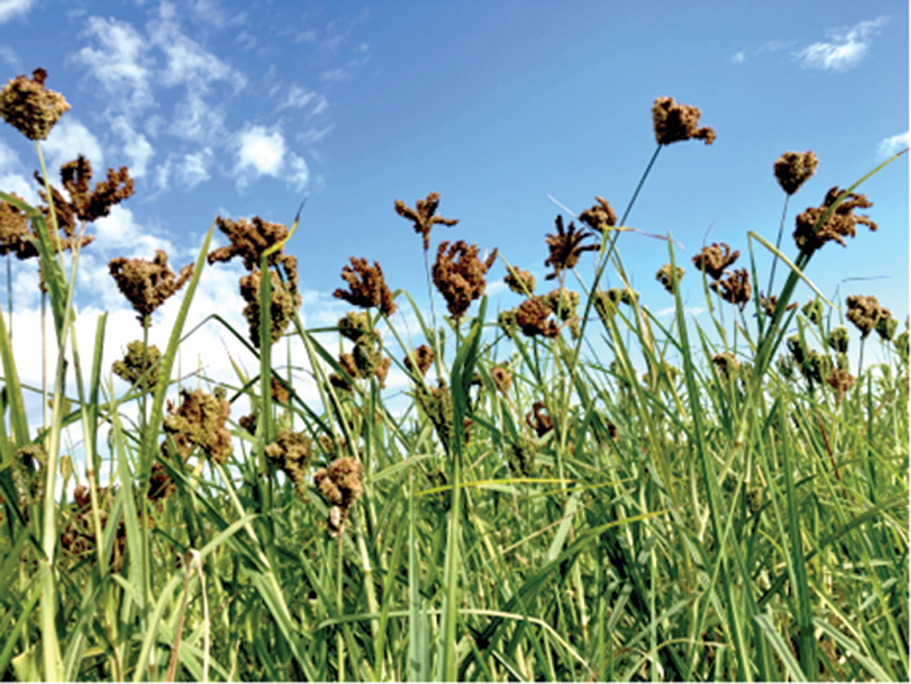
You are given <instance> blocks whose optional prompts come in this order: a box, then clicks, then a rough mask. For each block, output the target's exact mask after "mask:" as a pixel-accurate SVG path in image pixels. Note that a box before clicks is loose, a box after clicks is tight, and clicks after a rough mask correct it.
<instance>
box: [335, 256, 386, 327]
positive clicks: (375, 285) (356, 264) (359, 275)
mask: <svg viewBox="0 0 911 684" xmlns="http://www.w3.org/2000/svg"><path fill="white" fill-rule="evenodd" d="M342 280H344V281H345V282H346V283H348V290H342V289H341V288H339V289H337V290H336V291H335V292H334V293H333V295H332V296H333V297H335V298H336V299H343V300H345V301H346V302H348V303H349V304H353V305H354V306H359V307H361V308H362V309H369V308H371V307H376V308H378V309H379V310H380V311H382V312H383V313H384V314H385V315H386V316H391V315H392V314H394V313H395V311H396V309H398V306H397V305H396V303H395V301H393V298H392V290H390V289H389V286H388V285H387V284H386V279H385V278H384V277H383V269H382V268H381V267H380V265H379V263H378V262H376V261H374V262H373V266H370V265H369V264H368V263H367V260H366V259H357V258H355V257H351V266H343V267H342Z"/></svg>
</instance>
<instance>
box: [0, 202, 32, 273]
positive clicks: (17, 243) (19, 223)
mask: <svg viewBox="0 0 911 684" xmlns="http://www.w3.org/2000/svg"><path fill="white" fill-rule="evenodd" d="M13 197H15V198H16V199H22V198H21V197H19V196H18V195H15V194H14V195H13ZM29 235H30V231H29V221H28V216H27V215H26V213H25V212H24V211H22V210H21V209H20V208H19V207H15V206H13V205H12V204H7V203H6V202H4V201H3V200H0V256H6V255H7V254H13V253H15V255H16V257H17V258H18V259H29V258H31V257H35V256H38V250H37V249H35V246H34V245H33V244H32V243H31V242H30V241H29V240H28V236H29Z"/></svg>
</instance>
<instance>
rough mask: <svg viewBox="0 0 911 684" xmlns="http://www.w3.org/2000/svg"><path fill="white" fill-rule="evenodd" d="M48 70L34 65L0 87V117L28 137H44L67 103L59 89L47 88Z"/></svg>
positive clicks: (66, 108)
mask: <svg viewBox="0 0 911 684" xmlns="http://www.w3.org/2000/svg"><path fill="white" fill-rule="evenodd" d="M46 78H47V72H46V71H45V70H44V69H41V68H39V69H35V71H34V72H33V73H32V77H31V79H29V78H26V77H25V76H16V78H13V79H10V80H9V81H7V83H6V85H5V86H3V89H2V90H0V117H2V118H3V120H4V121H6V122H7V123H8V124H10V125H11V126H12V127H13V128H15V129H17V130H18V131H19V132H20V133H22V134H23V135H24V136H25V137H26V138H28V139H29V140H44V139H46V138H47V136H48V134H49V133H50V132H51V129H52V128H53V127H54V124H55V123H57V120H58V119H60V117H61V116H63V114H64V113H65V112H66V111H67V110H69V108H70V105H69V104H67V101H66V100H65V99H64V98H63V95H61V94H60V93H55V92H54V91H53V90H47V89H46V88H45V87H44V81H45V79H46Z"/></svg>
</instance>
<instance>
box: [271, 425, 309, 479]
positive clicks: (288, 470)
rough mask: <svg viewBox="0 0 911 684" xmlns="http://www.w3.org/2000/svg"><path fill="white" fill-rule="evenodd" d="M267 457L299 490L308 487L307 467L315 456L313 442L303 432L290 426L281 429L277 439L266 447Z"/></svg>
mask: <svg viewBox="0 0 911 684" xmlns="http://www.w3.org/2000/svg"><path fill="white" fill-rule="evenodd" d="M265 454H266V457H267V458H268V459H269V460H270V461H271V462H272V463H274V464H275V466H276V467H277V468H279V469H280V470H281V471H282V472H284V473H285V475H287V476H288V479H289V480H291V482H292V483H294V486H295V488H296V489H297V490H298V491H299V492H304V491H306V488H307V468H309V467H310V459H311V457H312V456H313V443H312V441H311V440H310V438H309V437H308V436H307V435H306V434H304V433H303V432H293V431H292V430H291V428H289V427H283V428H281V429H279V431H278V434H277V435H276V437H275V441H274V442H273V443H272V444H269V445H268V446H267V447H266V448H265Z"/></svg>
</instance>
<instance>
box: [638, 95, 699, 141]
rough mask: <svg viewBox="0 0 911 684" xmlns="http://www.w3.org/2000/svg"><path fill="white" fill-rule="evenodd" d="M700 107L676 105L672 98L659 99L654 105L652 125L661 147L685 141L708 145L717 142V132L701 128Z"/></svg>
mask: <svg viewBox="0 0 911 684" xmlns="http://www.w3.org/2000/svg"><path fill="white" fill-rule="evenodd" d="M700 115H701V112H700V111H699V108H698V107H691V106H689V105H683V104H676V103H675V102H674V98H672V97H659V98H657V99H656V100H655V103H654V104H653V105H652V123H653V124H654V127H655V139H656V140H657V141H658V144H659V145H670V144H671V143H675V142H679V141H683V140H692V139H697V140H704V141H705V144H706V145H711V144H712V143H713V142H714V141H715V131H713V130H712V129H711V128H709V127H708V126H704V127H703V128H699V116H700Z"/></svg>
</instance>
